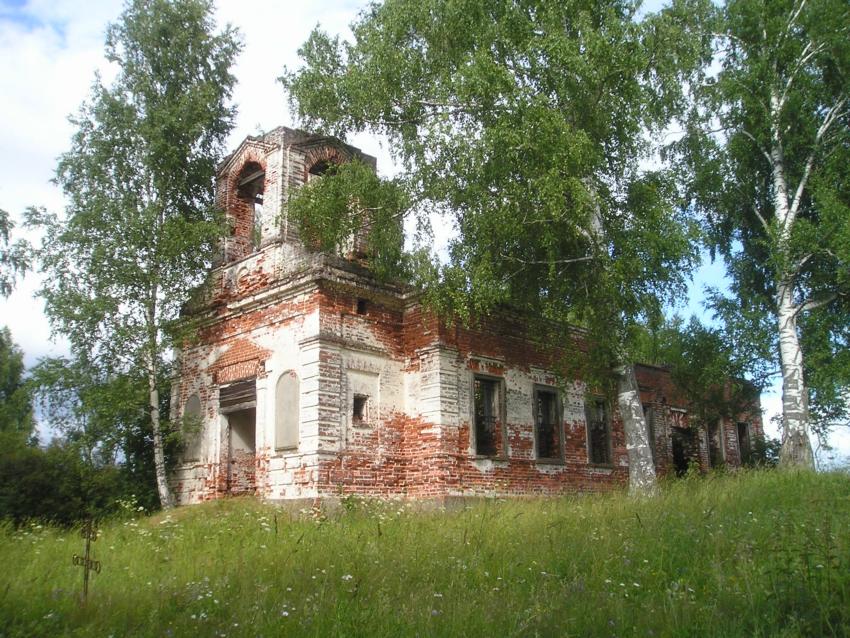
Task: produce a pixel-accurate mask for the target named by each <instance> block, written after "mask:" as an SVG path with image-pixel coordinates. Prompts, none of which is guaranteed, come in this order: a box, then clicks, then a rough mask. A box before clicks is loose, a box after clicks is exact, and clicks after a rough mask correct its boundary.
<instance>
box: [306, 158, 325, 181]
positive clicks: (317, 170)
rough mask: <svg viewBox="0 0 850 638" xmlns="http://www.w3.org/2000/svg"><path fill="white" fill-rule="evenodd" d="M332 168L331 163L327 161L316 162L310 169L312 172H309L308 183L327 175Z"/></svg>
mask: <svg viewBox="0 0 850 638" xmlns="http://www.w3.org/2000/svg"><path fill="white" fill-rule="evenodd" d="M330 168H331V163H330V162H327V161H325V160H321V161H319V162H316V163H315V164H313V165H312V166H311V167H310V170H309V171H308V172H307V181H313V180H314V179H317V178H319V177H322V176H323V175H325V174H326V173H327V172H328V171H329V170H330Z"/></svg>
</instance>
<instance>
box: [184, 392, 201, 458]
mask: <svg viewBox="0 0 850 638" xmlns="http://www.w3.org/2000/svg"><path fill="white" fill-rule="evenodd" d="M202 425H203V423H202V420H201V399H200V397H199V396H198V395H197V394H193V395H192V396H190V397H189V398H188V399H187V400H186V404H185V405H184V406H183V437H184V441H185V447H184V452H183V458H184V460H186V461H197V460H198V459H199V458H200V456H201V441H202V440H203V437H202V436H201V431H202Z"/></svg>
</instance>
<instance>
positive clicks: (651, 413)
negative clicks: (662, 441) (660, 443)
mask: <svg viewBox="0 0 850 638" xmlns="http://www.w3.org/2000/svg"><path fill="white" fill-rule="evenodd" d="M642 407H643V418H644V420H645V421H646V435H647V437H648V439H649V440H648V443H649V453H650V455H651V456H652V462H653V464H654V463H655V410H653V409H652V406H651V405H644V406H642Z"/></svg>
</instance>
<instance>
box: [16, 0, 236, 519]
mask: <svg viewBox="0 0 850 638" xmlns="http://www.w3.org/2000/svg"><path fill="white" fill-rule="evenodd" d="M211 16H212V4H211V2H209V1H208V0H130V2H128V4H127V6H126V8H125V10H124V13H123V14H122V15H121V18H120V19H119V21H118V22H117V23H115V24H113V25H111V26H110V27H109V29H108V30H107V37H106V57H107V59H108V60H109V61H110V62H112V63H113V64H115V65H117V67H118V76H117V78H116V80H115V81H114V83H113V84H112V85H111V86H108V87H107V86H104V85H103V84H102V82H101V80H100V78H99V77H98V78H96V79H95V83H94V86H93V88H92V94H91V98H90V100H89V101H88V102H87V103H85V104H84V105H83V106H82V108H81V110H80V112H79V113H78V114H77V115H76V116H74V117H72V118H71V121H72V122H73V124H74V125H75V126H76V127H77V132H76V134H75V135H74V137H73V140H72V144H71V150H69V151H68V152H67V153H65V154H64V155H62V156H61V157H60V159H59V166H58V168H57V172H56V179H57V181H58V183H59V184H60V185H61V186H62V188H63V190H64V192H65V195H66V197H67V201H68V205H67V210H66V214H65V216H64V218H59V217H58V216H56V215H53V214H48V213H45V212H38V211H34V212H33V213H32V214H31V216H30V220H29V221H30V223H31V224H33V225H37V226H40V227H42V228H43V229H44V240H43V242H42V244H41V248H40V250H39V251H38V257H39V260H40V267H41V270H42V271H43V272H44V273H45V275H46V277H45V283H44V286H43V287H42V289H41V291H40V294H41V296H42V297H43V298H44V300H45V305H46V310H47V314H48V317H49V319H50V321H51V322H52V325H53V327H54V329H55V330H58V331H59V332H61V333H63V334H64V335H66V336H67V337H68V339H69V341H70V343H71V347H72V350H73V351H74V352H75V353H77V354H78V355H80V356H81V358H83V359H84V360H86V361H90V362H91V364H92V365H93V366H96V367H97V368H98V369H99V370H105V371H106V372H107V373H110V372H111V373H114V374H130V375H133V374H135V375H138V376H141V377H142V378H144V379H145V381H146V384H147V395H148V399H149V400H148V410H149V418H150V422H151V427H152V431H153V450H152V452H153V456H154V465H155V469H156V482H157V489H158V493H159V499H160V503H161V505H162V507H165V508H167V507H170V506H171V505H172V504H173V499H172V496H171V492H170V490H169V486H168V481H167V476H166V469H165V456H164V452H163V427H162V417H161V414H160V396H159V393H160V380H161V375H160V370H161V369H162V366H163V363H164V361H165V357H166V354H167V351H168V348H169V336H170V332H169V329H170V328H171V327H173V325H174V322H175V320H176V319H177V318H178V315H179V311H180V308H181V305H182V304H183V303H185V302H186V300H187V294H188V291H189V290H191V289H192V288H193V287H194V286H197V285H199V284H200V283H201V282H202V281H203V278H204V276H205V274H206V273H207V271H208V269H209V265H210V260H211V257H212V255H213V251H214V248H215V244H216V241H217V239H218V238H219V237H220V236H221V234H222V228H221V224H220V223H219V219H220V215H218V214H217V212H216V211H215V206H214V194H213V193H214V183H213V180H214V174H215V167H216V163H217V161H218V159H219V158H220V157H221V154H222V147H223V143H224V141H225V138H226V136H227V134H228V132H229V131H230V129H231V127H232V121H233V115H234V109H233V108H232V107H231V106H230V105H229V104H228V99H229V97H230V95H231V89H232V87H233V84H234V77H233V75H232V74H231V73H230V67H231V64H232V62H233V60H234V57H235V55H236V53H237V51H238V49H239V45H238V43H237V40H236V35H235V33H234V31H233V30H232V29H231V28H229V27H228V28H225V29H223V30H222V31H218V32H217V31H216V30H215V28H214V24H213V22H212V17H211Z"/></svg>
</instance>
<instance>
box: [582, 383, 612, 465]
mask: <svg viewBox="0 0 850 638" xmlns="http://www.w3.org/2000/svg"><path fill="white" fill-rule="evenodd" d="M587 458H588V460H589V461H590V462H591V463H595V464H597V465H610V464H611V428H610V424H609V423H608V409H607V408H606V406H605V401H604V400H603V399H593V400H591V401H590V403H589V404H588V406H587Z"/></svg>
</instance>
